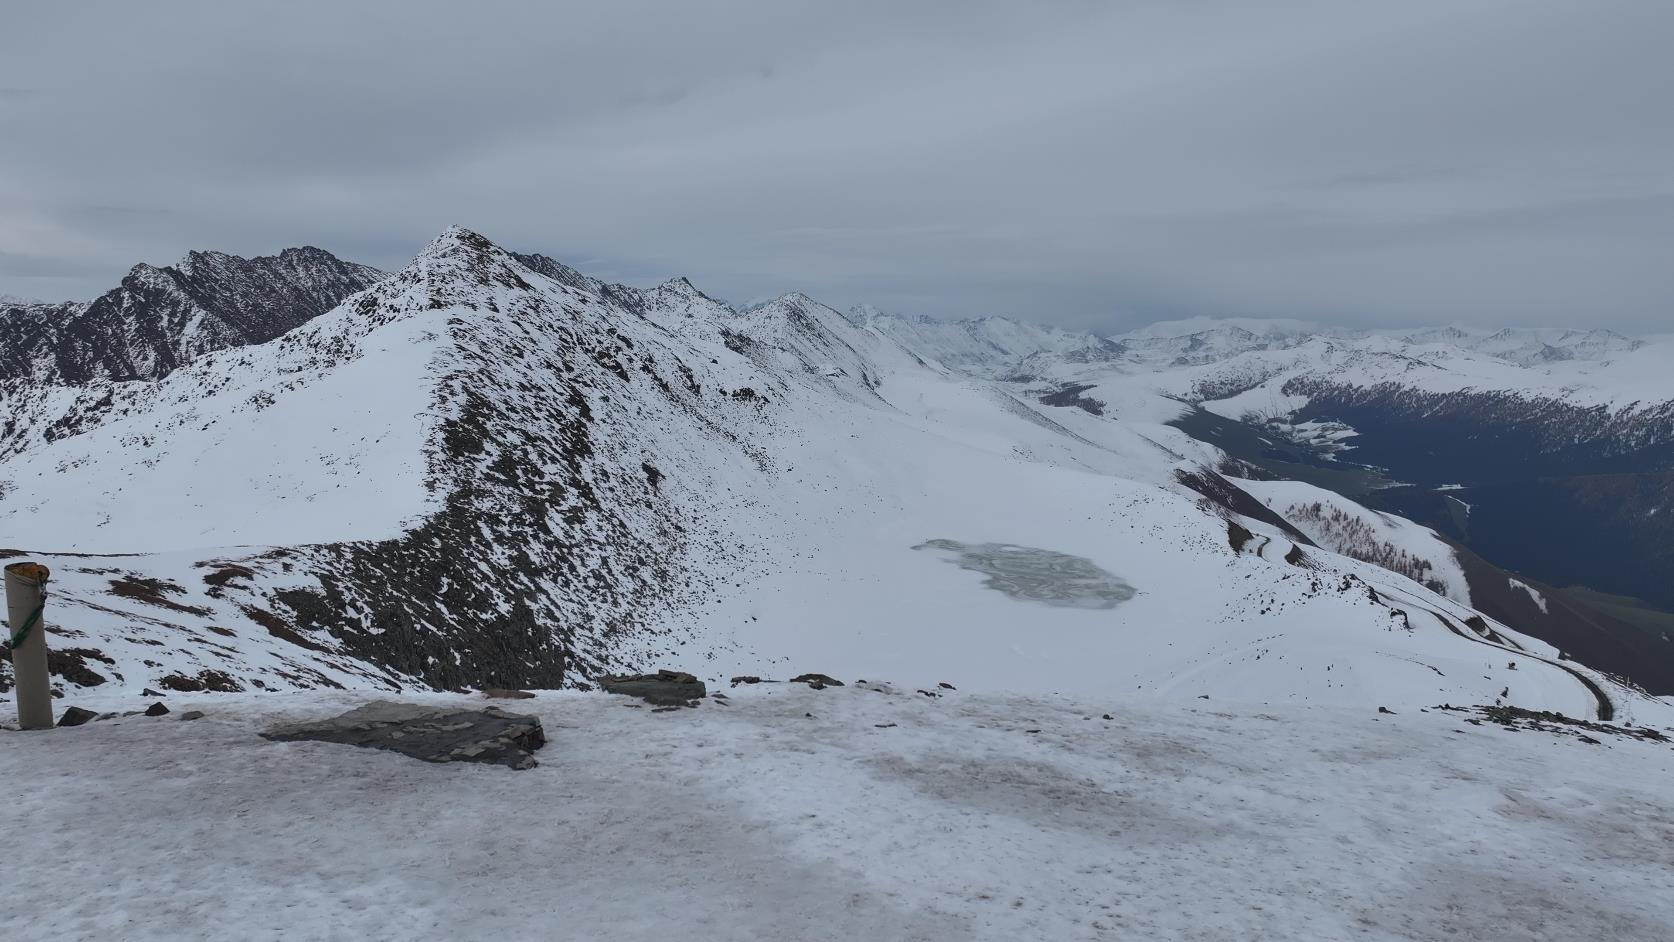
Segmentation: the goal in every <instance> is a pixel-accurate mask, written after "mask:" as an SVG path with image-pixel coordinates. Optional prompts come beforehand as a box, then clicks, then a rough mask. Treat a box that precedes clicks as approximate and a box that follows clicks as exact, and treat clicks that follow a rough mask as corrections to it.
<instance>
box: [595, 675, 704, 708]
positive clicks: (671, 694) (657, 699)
mask: <svg viewBox="0 0 1674 942" xmlns="http://www.w3.org/2000/svg"><path fill="white" fill-rule="evenodd" d="M595 680H596V682H597V683H598V685H599V686H600V687H602V688H604V690H605V691H606V692H608V693H619V694H623V695H625V696H629V697H638V698H640V699H641V700H644V701H645V702H647V703H654V704H657V705H659V706H678V705H681V704H685V703H690V702H692V701H694V700H701V699H703V698H704V697H705V696H706V695H707V694H708V689H707V688H706V687H705V686H704V684H703V681H701V680H698V679H697V678H696V677H694V676H692V675H691V674H687V673H685V672H683V671H658V672H656V673H655V674H632V675H629V674H610V675H606V676H604V677H598V678H595Z"/></svg>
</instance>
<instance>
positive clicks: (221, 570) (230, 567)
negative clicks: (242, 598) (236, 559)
mask: <svg viewBox="0 0 1674 942" xmlns="http://www.w3.org/2000/svg"><path fill="white" fill-rule="evenodd" d="M255 575H256V571H255V570H254V569H251V568H250V567H248V566H240V565H238V564H237V563H219V564H216V566H215V568H214V569H213V570H211V571H209V572H207V573H205V574H204V577H203V581H204V584H205V585H208V586H209V587H211V588H212V589H224V588H226V587H227V584H228V583H230V582H232V581H233V580H234V579H252V578H254V577H255Z"/></svg>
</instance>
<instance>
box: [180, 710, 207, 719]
mask: <svg viewBox="0 0 1674 942" xmlns="http://www.w3.org/2000/svg"><path fill="white" fill-rule="evenodd" d="M180 718H181V719H183V720H201V719H203V711H202V710H187V711H186V712H185V713H182V714H180Z"/></svg>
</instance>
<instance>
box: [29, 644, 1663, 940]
mask: <svg viewBox="0 0 1674 942" xmlns="http://www.w3.org/2000/svg"><path fill="white" fill-rule="evenodd" d="M800 666H805V667H807V668H809V669H818V668H820V667H822V666H823V665H820V664H807V665H800ZM840 679H848V680H850V681H853V680H854V678H852V677H850V678H840ZM946 679H947V680H949V681H952V682H954V683H955V684H956V685H958V686H961V689H960V690H955V691H948V690H939V691H938V692H940V693H941V694H942V696H940V697H939V698H934V699H932V698H927V697H925V696H922V695H920V694H918V693H916V692H914V690H912V689H911V688H910V687H899V688H896V687H887V686H877V687H876V689H866V688H861V687H858V686H854V685H852V684H851V686H848V687H843V688H829V689H826V690H822V691H814V690H811V689H808V688H806V687H802V686H800V685H761V686H756V687H740V688H738V689H736V690H729V691H727V693H728V694H729V696H730V697H731V700H730V701H729V703H730V705H727V706H722V705H720V704H718V703H716V702H714V701H709V702H705V703H704V704H703V705H702V706H701V707H700V708H698V709H696V710H681V711H677V712H674V713H664V714H655V713H651V712H650V711H649V710H648V709H644V708H640V709H635V708H630V707H629V706H628V705H627V704H628V703H629V701H627V700H626V699H625V698H618V697H610V696H606V695H602V694H579V693H567V694H551V693H543V694H541V695H540V696H539V697H538V698H537V699H534V700H527V701H519V702H517V703H515V704H512V705H511V708H512V709H513V710H515V711H518V712H533V713H535V714H536V715H538V716H540V718H541V719H542V721H543V723H544V725H545V727H546V730H547V734H548V736H549V738H550V740H551V741H550V743H549V744H548V745H547V746H546V747H545V748H544V749H543V750H541V751H540V752H539V753H537V757H538V759H539V761H540V766H539V767H538V768H536V769H534V770H531V771H527V772H512V771H509V770H506V769H503V768H498V767H491V766H473V765H432V764H426V763H422V762H418V761H415V760H412V759H408V758H405V757H402V756H399V755H394V754H390V753H379V752H372V751H367V750H358V749H354V748H352V747H347V746H337V745H331V744H323V743H273V742H268V741H265V740H262V739H260V738H258V737H257V735H256V733H257V731H258V730H260V729H263V728H266V727H268V726H271V725H275V724H278V723H280V722H287V721H294V720H302V719H314V718H319V717H323V716H326V715H329V714H332V713H335V712H338V711H340V710H343V709H347V708H349V707H351V706H354V705H356V704H358V703H359V702H361V700H362V699H363V698H360V697H356V696H354V695H351V694H283V695H268V696H261V697H254V696H234V697H212V696H207V695H205V696H199V697H194V698H183V697H176V698H171V700H170V701H169V702H170V705H171V706H172V707H173V708H174V710H175V711H176V714H175V715H178V712H179V711H181V710H183V709H187V708H197V709H203V710H206V711H207V712H208V716H207V717H206V718H204V719H201V720H197V721H193V722H180V721H178V720H176V719H175V716H174V715H171V716H168V717H164V718H161V719H151V718H147V717H142V716H136V717H129V718H122V719H115V720H107V721H101V722H94V723H91V724H89V725H87V726H83V727H79V728H76V729H68V730H58V731H54V732H50V733H33V734H20V733H0V737H3V738H4V740H5V745H4V748H0V777H3V778H4V780H6V781H8V782H11V783H13V788H12V791H11V795H12V797H11V799H10V803H9V806H8V814H7V818H8V821H10V822H12V826H11V827H9V829H8V831H7V849H6V850H7V855H8V858H7V859H8V860H9V861H13V862H20V863H21V862H23V861H31V862H36V863H35V865H28V866H14V867H13V868H11V869H10V870H8V874H7V891H8V905H7V912H6V920H5V921H6V926H7V932H8V937H9V938H12V939H17V940H20V942H27V940H34V939H41V940H46V939H81V938H97V939H109V938H121V939H130V940H149V939H157V940H170V942H188V940H196V939H205V940H207V939H223V938H274V939H278V938H285V939H311V938H403V939H455V938H504V939H525V938H578V939H579V938H599V937H602V936H606V935H608V936H609V937H610V938H613V939H621V940H625V942H626V940H636V939H645V940H653V939H665V938H670V937H679V938H717V939H757V938H780V939H798V940H809V942H814V940H845V942H847V940H851V939H903V940H906V939H916V940H966V939H1007V940H1011V939H1064V940H1077V939H1157V940H1172V939H1216V940H1218V939H1228V938H1265V939H1292V940H1332V942H1335V940H1340V939H1345V938H1366V939H1376V940H1398V939H1411V940H1432V939H1438V938H1477V939H1496V940H1501V939H1503V940H1535V939H1582V938H1592V939H1617V940H1623V942H1632V940H1660V939H1665V938H1668V937H1669V936H1670V934H1671V933H1674V896H1671V895H1670V894H1668V893H1667V892H1666V889H1667V887H1666V874H1667V873H1668V872H1669V870H1670V869H1671V868H1674V814H1671V813H1670V811H1669V809H1668V805H1667V802H1666V801H1664V800H1663V798H1664V795H1663V792H1664V784H1665V783H1666V781H1667V780H1668V777H1669V775H1670V774H1671V773H1674V749H1670V747H1669V746H1668V745H1666V744H1659V743H1651V742H1642V741H1638V740H1628V739H1623V738H1619V737H1610V736H1605V737H1603V739H1604V742H1603V743H1602V744H1601V745H1596V746H1595V745H1588V744H1585V743H1582V742H1580V741H1579V740H1577V739H1575V738H1573V737H1557V736H1553V735H1550V734H1547V733H1540V732H1532V731H1522V732H1508V731H1505V730H1502V729H1500V728H1497V727H1495V726H1492V725H1486V726H1473V725H1469V724H1466V723H1463V722H1461V721H1460V718H1459V716H1458V715H1457V714H1450V713H1444V712H1439V711H1430V712H1420V711H1418V710H1411V711H1400V712H1398V714H1397V715H1380V714H1378V713H1376V712H1375V711H1374V710H1372V709H1370V708H1365V709H1354V710H1343V709H1333V708H1320V707H1311V708H1310V707H1293V706H1292V707H1287V706H1262V705H1257V704H1239V703H1232V702H1224V701H1222V700H1220V699H1218V698H1217V699H1216V700H1212V701H1208V702H1202V701H1197V702H1195V703H1194V704H1193V705H1190V706H1185V705H1181V706H1164V705H1155V704H1149V705H1148V704H1137V703H1121V702H1113V701H1112V700H1111V699H1108V698H1102V697H1093V698H1083V699H1074V698H1065V697H1052V696H1040V697H1008V696H997V695H978V694H971V693H968V692H966V691H965V690H964V689H963V687H962V685H960V684H959V682H960V681H961V680H962V678H960V677H958V676H957V675H949V676H948V677H947V678H946ZM880 690H882V691H885V692H880ZM422 699H425V700H427V701H434V702H438V703H466V702H471V701H469V698H465V697H456V696H452V695H434V696H430V697H426V698H422ZM474 702H476V703H479V704H480V703H481V702H482V701H481V700H476V701H474ZM94 705H95V706H96V707H99V708H104V707H110V708H115V707H118V706H122V707H130V708H134V707H140V706H143V705H144V704H143V701H140V699H139V698H137V697H131V696H130V697H129V699H126V700H123V701H121V702H120V703H118V702H116V701H114V700H113V701H111V702H109V703H94ZM1106 713H1108V714H1110V715H1111V716H1112V717H1113V719H1110V720H1105V719H1103V718H1102V716H1103V715H1104V714H1106ZM891 724H893V725H891Z"/></svg>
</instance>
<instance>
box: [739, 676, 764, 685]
mask: <svg viewBox="0 0 1674 942" xmlns="http://www.w3.org/2000/svg"><path fill="white" fill-rule="evenodd" d="M761 682H762V679H761V678H760V677H757V676H755V675H754V674H741V675H739V676H737V677H734V678H733V679H732V685H733V686H734V687H736V686H738V685H739V684H759V683H761Z"/></svg>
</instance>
